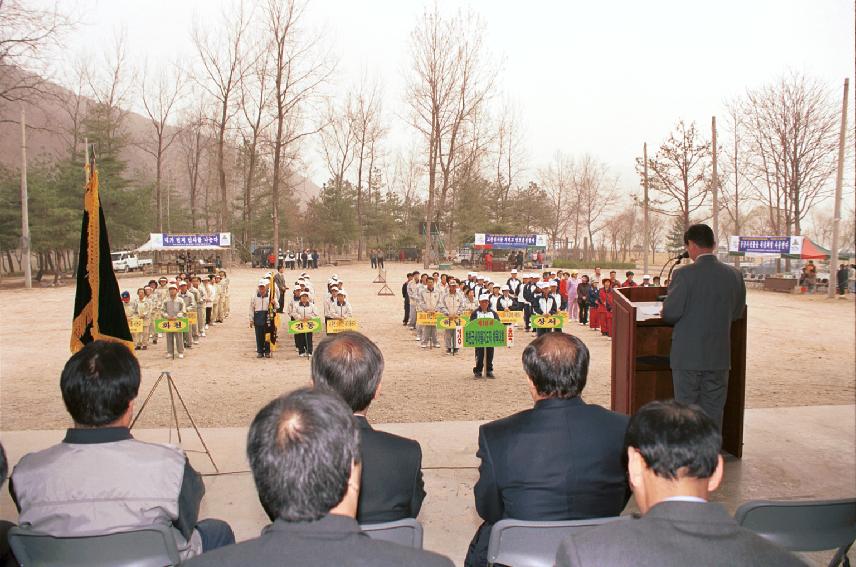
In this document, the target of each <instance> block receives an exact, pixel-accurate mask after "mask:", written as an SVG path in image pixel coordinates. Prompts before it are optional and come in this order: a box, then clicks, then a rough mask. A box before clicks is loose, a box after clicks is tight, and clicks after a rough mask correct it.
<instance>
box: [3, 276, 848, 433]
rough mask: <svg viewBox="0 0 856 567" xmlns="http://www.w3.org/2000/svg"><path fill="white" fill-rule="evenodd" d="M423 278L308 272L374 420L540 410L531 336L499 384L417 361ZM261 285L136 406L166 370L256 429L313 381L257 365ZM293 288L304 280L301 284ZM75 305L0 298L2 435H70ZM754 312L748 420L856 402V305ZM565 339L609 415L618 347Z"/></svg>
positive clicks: (432, 355)
mask: <svg viewBox="0 0 856 567" xmlns="http://www.w3.org/2000/svg"><path fill="white" fill-rule="evenodd" d="M415 268H416V265H415V264H399V263H391V264H388V265H387V269H388V276H387V277H388V281H389V287H390V288H391V289H392V291H393V292H394V295H392V296H378V295H377V291H378V289H379V288H380V287H381V284H375V283H372V281H373V280H374V279H375V277H376V276H377V273H376V271H374V270H371V269H370V268H369V266H368V265H364V266H359V267H357V266H340V267H333V266H330V267H325V268H321V269H319V270H314V271H311V277H312V280H313V282H315V285H316V288H318V287H323V286H324V285H325V282H326V280H327V278H329V277H330V276H331V275H332V274H334V273H336V274H338V275H339V277H340V278H342V279H344V281H345V287H346V288H347V289H348V291H349V292H350V293H351V296H350V299H351V302H352V304H353V307H354V312H355V317H356V318H357V319H358V321H359V323H360V327H361V330H362V331H363V332H364V333H366V334H367V335H368V336H369V337H371V338H372V339H373V340H375V341H376V342H377V343H378V345H379V346H380V348H381V351H382V352H383V354H384V357H385V361H386V370H385V373H384V381H383V391H382V395H381V397H380V399H378V400H377V401H376V402H375V403H374V404H373V405H372V407H371V411H370V419H371V420H372V421H374V422H378V423H382V422H422V421H446V420H482V419H494V418H498V417H501V416H505V415H508V414H510V413H512V412H515V411H518V410H520V409H524V408H527V407H530V406H531V403H532V401H531V399H530V398H529V394H528V390H527V388H526V386H525V383H524V378H523V374H522V366H521V362H520V354H521V352H522V350H523V347H524V346H525V344H526V343H527V342H528V341H529V340H531V339H530V336H526V335H524V334H523V333H519V334H518V335H517V338H516V344H515V345H514V347H513V348H509V349H497V353H496V358H495V364H494V365H495V368H496V375H497V379H496V380H478V381H476V380H474V379H473V377H472V373H471V369H472V366H473V355H472V353H471V351H469V350H465V351H464V354H463V355H462V356H457V357H450V356H447V355H445V351H444V350H438V349H435V350H433V351H426V350H422V349H420V348H419V346H418V344H417V342H416V341H415V340H414V339H413V335H412V334H411V333H410V332H408V331H407V330H406V329H405V328H404V327H402V325H401V320H402V298H401V295H400V291H401V283H402V281H403V280H404V274H405V272H406V271H409V270H412V269H415ZM458 271H459V272H460V270H458ZM262 273H263V271H261V270H250V269H238V270H235V271H233V273H232V274H230V277H231V280H232V285H231V290H232V291H231V296H232V316H231V317H230V318H229V319H227V320H226V322H225V323H224V324H223V325H218V326H216V327H214V328H212V329H210V331H209V333H208V337H207V338H205V339H202V342H201V343H200V344H199V345H198V346H196V347H194V348H193V349H192V350H190V351H187V353H186V356H185V358H184V360H175V361H172V360H166V359H165V358H164V354H165V345H164V343H163V342H161V343H160V344H159V345H157V346H155V347H152V346H150V347H149V349H148V350H147V351H145V352H143V351H141V352H140V353H139V359H140V363H141V365H142V368H143V384H142V387H141V391H140V399H139V400H138V404H139V403H141V400H142V399H143V398H144V397H145V395H146V394H147V393H148V392H149V390H150V389H151V388H152V386H153V384H154V382H155V380H156V379H157V378H158V376H159V375H160V373H161V371H169V372H171V373H172V376H173V377H174V378H175V381H176V384H177V386H178V389H179V391H180V393H181V395H182V397H183V398H184V400H185V401H186V403H187V406H188V407H189V408H190V412H191V414H192V416H193V418H194V419H195V421H196V423H197V425H199V426H205V427H218V426H220V427H229V426H247V425H248V424H249V422H250V420H251V419H252V417H253V416H254V415H255V413H256V411H258V409H259V408H260V407H261V406H262V405H263V404H264V403H265V402H267V401H268V400H270V399H271V398H273V397H274V396H276V395H278V394H281V393H283V392H286V391H289V390H292V389H294V388H297V387H299V386H302V385H304V384H307V383H308V382H309V361H308V360H307V359H303V358H298V357H297V354H296V352H295V351H294V349H293V342H292V341H291V338H290V337H287V336H284V337H282V339H281V346H280V349H279V350H278V351H277V352H276V353H275V354H274V358H272V359H270V360H264V359H262V360H259V359H257V358H256V356H255V342H254V338H253V332H252V330H251V329H250V328H249V326H248V309H249V306H248V304H249V299H250V296H251V293H253V292H254V291H255V285H256V282H257V281H258V278H259V276H260V275H261V274H262ZM290 277H291V278H292V279H296V277H297V276H296V272H292V273H291V275H290ZM148 279H149V277H147V276H146V277H140V276H123V277H122V278H121V279H120V281H119V284H120V288H121V289H123V290H124V289H128V290H130V291H131V292H132V293H133V292H134V290H135V289H136V288H137V287H138V286H140V285H143V283H144V282H145V281H148ZM73 302H74V288H73V287H72V286H68V287H61V288H51V289H38V290H30V291H27V290H23V289H18V290H2V291H0V321H2V326H0V430H6V431H9V430H22V429H56V428H64V427H67V426H68V425H69V418H68V416H67V414H66V412H65V409H64V407H63V404H62V399H61V397H60V393H59V386H58V384H59V375H60V371H61V369H62V366H63V364H64V363H65V361H66V360H67V358H68V356H69V352H68V342H69V328H70V322H71V314H72V308H73ZM748 303H749V345H748V350H749V353H748V361H747V377H746V382H747V406H748V407H750V408H759V407H778V406H807V405H826V404H852V403H854V398H856V389H854V383H855V382H856V377H854V356H855V355H854V302H853V298H852V296H848V298H847V300H834V301H830V300H827V299H825V298H823V297H819V296H814V297H808V296H795V295H783V294H778V293H770V292H763V291H758V290H750V291H749V293H748ZM565 330H566V332H572V333H576V334H578V335H579V336H580V337H581V338H582V339H583V340H584V341H585V342H586V344H587V345H588V346H589V348H590V350H591V355H592V367H591V369H590V372H589V378H588V385H587V387H586V390H585V392H584V398H585V399H586V400H587V401H588V402H593V403H598V404H602V405H605V406H609V380H610V369H609V364H610V362H609V361H610V348H611V343H610V341H609V340H608V339H607V338H604V337H601V336H600V335H599V333H596V332H595V331H591V330H589V329H583V328H582V327H580V326H578V325H577V324H576V323H569V324H568V325H567V327H566V329H565ZM319 338H320V336H316V340H318V339H319ZM168 401H169V396H168V392H167V390H166V388H160V389H159V390H158V391H157V392H155V394H154V395H153V396H152V401H151V402H150V404H149V406H148V407H147V408H146V410H145V412H144V413H143V416H142V418H141V420H140V426H143V427H156V426H167V425H169V423H170V420H171V417H172V416H171V413H170V411H169V403H168ZM182 424H183V425H184V424H186V421H185V420H184V419H182Z"/></svg>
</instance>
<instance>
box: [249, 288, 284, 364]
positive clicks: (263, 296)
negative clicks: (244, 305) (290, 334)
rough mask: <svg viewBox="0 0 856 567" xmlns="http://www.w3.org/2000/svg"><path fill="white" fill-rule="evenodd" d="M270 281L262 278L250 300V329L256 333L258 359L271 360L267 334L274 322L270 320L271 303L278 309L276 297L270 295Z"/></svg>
mask: <svg viewBox="0 0 856 567" xmlns="http://www.w3.org/2000/svg"><path fill="white" fill-rule="evenodd" d="M269 284H270V280H269V279H266V278H262V279H260V280H259V283H258V290H257V291H256V292H255V293H254V294H253V296H252V298H250V327H252V328H254V329H255V333H256V357H258V358H270V341H268V340H267V336H266V335H267V334H268V333H269V332H271V330H270V328H271V326H272V324H273V322H272V321H271V319H270V309H271V302H273V308H274V310H276V309H277V300H276V296H275V295H274V294H272V293H270V290H269Z"/></svg>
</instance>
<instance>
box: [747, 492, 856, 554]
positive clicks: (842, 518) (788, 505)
mask: <svg viewBox="0 0 856 567" xmlns="http://www.w3.org/2000/svg"><path fill="white" fill-rule="evenodd" d="M734 519H735V520H737V523H738V524H740V525H741V526H743V527H745V528H748V529H750V530H752V531H753V532H755V533H757V534H758V535H760V536H761V537H763V538H764V539H767V540H769V541H771V542H773V543H775V544H777V545H779V546H781V547H784V548H785V549H788V550H790V551H804V552H811V551H826V550H830V549H836V550H837V552H836V553H835V556H834V557H833V558H832V561H831V562H830V563H829V566H830V567H835V566H837V565H840V564H842V561H843V564H844V565H846V566H849V565H850V561H849V559H848V558H847V552H848V551H849V550H850V546H852V545H853V542H854V541H855V540H856V498H846V499H844V500H806V501H795V502H774V501H768V500H752V501H750V502H746V503H745V504H743V505H742V506H740V508H738V509H737V512H735V514H734Z"/></svg>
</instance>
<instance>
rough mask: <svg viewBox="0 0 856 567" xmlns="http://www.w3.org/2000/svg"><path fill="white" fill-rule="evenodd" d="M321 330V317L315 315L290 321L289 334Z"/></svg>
mask: <svg viewBox="0 0 856 567" xmlns="http://www.w3.org/2000/svg"><path fill="white" fill-rule="evenodd" d="M320 331H321V318H320V317H313V318H311V319H307V320H305V321H303V320H302V319H298V320H296V321H289V322H288V334H289V335H302V334H304V333H318V332H320Z"/></svg>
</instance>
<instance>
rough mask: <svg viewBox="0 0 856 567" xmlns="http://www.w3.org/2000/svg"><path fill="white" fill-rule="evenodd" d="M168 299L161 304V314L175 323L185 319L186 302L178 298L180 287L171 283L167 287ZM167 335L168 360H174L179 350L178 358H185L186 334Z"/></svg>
mask: <svg viewBox="0 0 856 567" xmlns="http://www.w3.org/2000/svg"><path fill="white" fill-rule="evenodd" d="M167 292H168V293H169V297H167V298H166V299H165V300H164V302H163V303H162V304H161V314H162V316H163V317H164V318H166V319H169V320H170V321H174V320H175V319H177V318H179V317H184V312H185V309H186V308H185V305H184V301H182V300H181V298H180V297H178V286H177V285H175V283H171V284H169V285H168V286H167ZM165 334H166V351H167V355H166V357H167V358H174V356H175V351H176V350H178V358H184V333H165Z"/></svg>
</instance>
